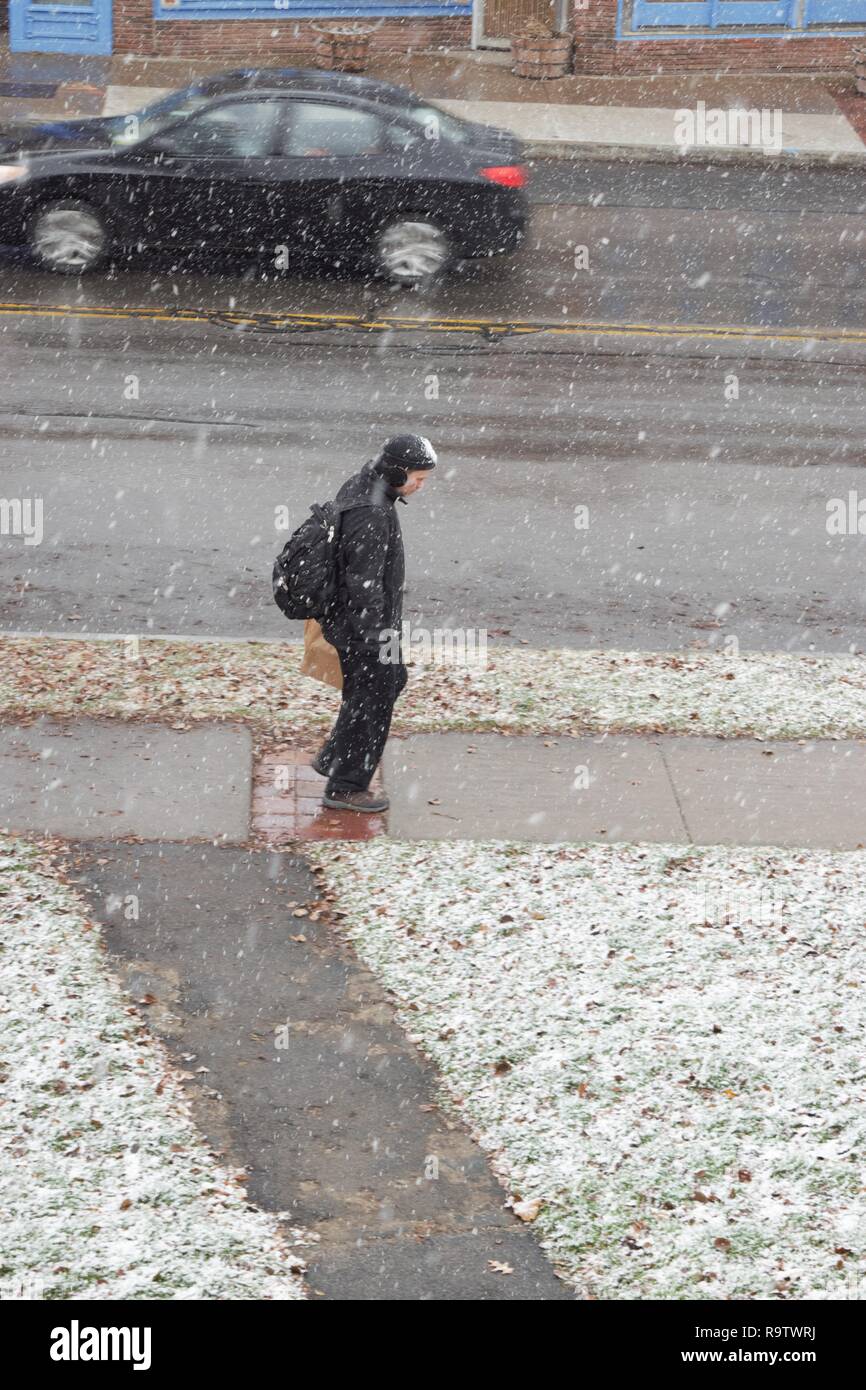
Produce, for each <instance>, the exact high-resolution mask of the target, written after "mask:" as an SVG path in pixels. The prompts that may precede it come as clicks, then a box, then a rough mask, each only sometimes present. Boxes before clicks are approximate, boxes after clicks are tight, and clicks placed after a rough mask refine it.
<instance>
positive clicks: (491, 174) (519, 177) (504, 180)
mask: <svg viewBox="0 0 866 1390" xmlns="http://www.w3.org/2000/svg"><path fill="white" fill-rule="evenodd" d="M478 172H479V174H481V175H482V176H483V177H484V178H485V179H489V180H490V182H491V183H501V184H502V187H503V188H523V187H524V186H525V184H526V170H525V169H524V167H523V165H522V164H494V165H492V166H491V167H490V168H488V169H479V170H478Z"/></svg>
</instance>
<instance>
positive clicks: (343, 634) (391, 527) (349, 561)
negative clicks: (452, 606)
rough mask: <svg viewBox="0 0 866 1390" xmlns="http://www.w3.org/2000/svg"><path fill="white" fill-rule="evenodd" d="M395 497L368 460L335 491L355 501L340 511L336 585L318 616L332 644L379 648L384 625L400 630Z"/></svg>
mask: <svg viewBox="0 0 866 1390" xmlns="http://www.w3.org/2000/svg"><path fill="white" fill-rule="evenodd" d="M398 497H399V493H397V492H395V490H394V488H392V487H391V486H390V485H389V484H388V483H386V482H385V480H384V479H383V478H381V477H380V476H379V474H378V473H375V472H374V471H373V467H372V464H370V463H367V464H365V465H364V467H363V468H362V469H361V471H360V473H355V474H354V475H353V476H352V477H351V478H349V479H347V481H346V482H345V483H344V484H343V486H342V487H341V488H340V491H339V492H338V493H337V497H336V501H337V502H338V503H341V504H342V503H346V502H349V503H357V505H353V506H351V507H350V508H349V509H348V510H346V511H344V512H343V513H342V514H341V517H340V538H339V544H338V547H337V590H336V594H335V597H334V600H333V602H332V603H331V605H330V606H329V608H328V611H327V613H326V614H325V615H324V617H323V618H322V624H321V625H322V632H323V634H324V636H325V638H326V640H327V641H328V642H330V643H331V645H332V646H333V647H337V648H338V649H340V648H342V649H343V650H351V651H355V652H365V651H366V652H370V653H371V654H378V651H379V648H380V646H381V644H382V639H381V637H380V633H381V632H382V631H383V629H386V628H394V629H396V630H397V632H399V630H400V624H401V621H402V617H403V581H404V578H405V561H404V557H403V537H402V534H401V531H400V519H399V517H398V516H397V509H396V506H395V502H396V501H397V498H398Z"/></svg>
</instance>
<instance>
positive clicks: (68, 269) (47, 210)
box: [29, 202, 108, 275]
mask: <svg viewBox="0 0 866 1390" xmlns="http://www.w3.org/2000/svg"><path fill="white" fill-rule="evenodd" d="M29 241H30V249H31V251H32V252H33V254H34V256H35V257H36V259H37V261H38V262H39V264H40V265H41V266H43V267H44V268H45V269H46V270H54V271H57V272H58V273H59V274H60V275H83V274H84V272H85V271H86V270H92V269H93V268H94V266H96V265H98V264H99V262H100V261H101V260H102V258H103V256H104V255H105V252H106V249H107V247H108V229H107V227H106V225H105V222H104V221H103V219H102V217H101V216H100V214H99V213H98V212H97V211H96V209H95V208H92V207H90V206H89V205H88V204H87V203H76V202H62V203H48V204H46V206H45V207H42V208H39V210H38V211H37V212H36V213H34V215H33V218H32V220H31V223H30V236H29Z"/></svg>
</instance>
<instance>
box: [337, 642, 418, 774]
mask: <svg viewBox="0 0 866 1390" xmlns="http://www.w3.org/2000/svg"><path fill="white" fill-rule="evenodd" d="M338 654H339V657H340V667H341V669H342V672H343V703H342V704H341V705H340V713H339V714H338V716H337V722H336V724H335V725H334V727H333V729H332V730H331V733H330V734H329V736H328V738H327V740H326V742H325V744H324V746H323V748H322V749H321V752H320V754H319V757H320V759H321V761H322V763H323V764H324V765H325V766H326V767H327V768H329V776H328V786H327V791H328V792H338V791H340V792H342V791H362V792H363V791H366V790H367V788H368V787H369V785H370V782H371V780H372V777H373V773H374V772H375V771H376V768H377V767H378V765H379V759H380V758H381V756H382V753H383V751H384V749H385V742H386V740H387V738H388V730H389V729H390V727H391V714H392V711H393V709H394V702H395V701H396V699H397V696H398V695H399V694H400V691H401V690H402V689H403V687H404V685H405V684H406V680H407V671H406V667H405V666H403V665H397V664H396V663H394V662H382V661H380V660H379V653H378V650H377V651H375V652H372V653H366V652H365V653H363V654H361V653H358V652H354V651H346V650H342V649H340V650H339V652H338Z"/></svg>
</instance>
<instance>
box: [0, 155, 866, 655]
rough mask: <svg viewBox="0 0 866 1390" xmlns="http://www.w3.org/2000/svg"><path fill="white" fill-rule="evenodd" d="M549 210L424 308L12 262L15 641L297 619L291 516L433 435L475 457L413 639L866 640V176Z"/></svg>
mask: <svg viewBox="0 0 866 1390" xmlns="http://www.w3.org/2000/svg"><path fill="white" fill-rule="evenodd" d="M536 196H537V197H538V198H539V199H541V200H543V201H541V202H539V205H538V206H537V208H536V212H535V220H534V225H533V234H532V237H531V244H530V245H529V246H528V247H527V248H526V249H525V250H524V251H523V252H522V253H521V255H520V256H519V257H518V258H516V259H515V260H514V261H513V262H511V263H509V264H506V265H503V266H499V265H486V266H483V267H481V268H477V269H473V270H471V271H469V272H467V273H465V274H463V275H460V276H458V277H456V278H455V279H452V280H451V281H449V282H448V283H447V284H446V285H443V286H441V287H439V288H438V289H437V290H436V291H435V292H434V293H431V294H429V295H427V296H424V297H422V296H418V295H396V294H394V293H392V292H390V291H387V290H384V289H382V288H381V287H378V288H374V289H370V288H369V287H364V286H362V285H360V284H357V283H354V282H352V281H351V280H348V279H340V278H338V277H337V276H335V275H334V274H333V273H327V274H326V273H322V272H318V271H315V270H313V269H311V268H310V267H303V268H300V269H299V271H298V273H296V274H292V275H281V276H279V277H275V276H274V275H273V274H272V273H270V274H269V273H268V272H267V271H266V270H265V271H262V269H261V268H257V269H251V270H250V271H249V272H248V273H247V274H245V275H237V274H232V275H230V274H227V273H221V269H220V266H219V261H218V258H217V257H215V258H214V259H213V260H212V262H211V264H210V265H209V267H208V268H207V270H205V269H203V268H201V267H199V268H197V269H195V268H194V269H192V270H189V269H185V270H184V271H183V272H180V271H178V270H176V269H174V268H173V267H172V266H171V264H170V262H168V261H165V260H163V261H160V262H148V263H147V264H146V265H143V266H142V267H140V268H136V270H135V271H133V272H127V273H123V274H118V275H115V276H113V277H112V276H110V275H108V274H105V275H97V276H93V277H88V278H87V279H85V280H83V281H81V282H76V281H62V280H58V279H55V278H51V277H44V276H40V275H36V274H34V273H33V272H31V271H29V270H27V269H26V268H25V267H23V266H21V265H19V264H16V263H15V262H14V261H11V260H10V261H7V262H6V263H5V264H4V265H2V266H0V282H2V283H0V301H2V302H0V329H2V338H0V366H2V373H0V431H2V436H3V444H4V451H3V456H4V467H3V475H2V487H0V495H2V497H5V498H7V499H9V498H13V499H14V498H41V499H42V503H43V516H44V537H43V540H42V543H41V544H39V545H32V546H30V545H25V543H24V541H23V539H22V538H21V537H17V536H0V626H2V628H3V629H5V630H7V631H9V630H17V631H21V630H23V631H40V630H48V631H58V630H59V631H65V632H76V631H77V632H85V631H93V632H103V633H106V632H136V631H152V632H163V633H186V634H191V635H194V634H197V635H212V636H247V637H262V638H269V637H286V636H288V637H294V636H296V635H298V629H297V627H296V626H295V625H292V626H289V625H287V624H286V623H285V622H284V620H283V619H282V618H281V617H280V615H279V613H278V612H277V610H276V608H274V607H273V605H272V603H271V600H270V592H269V571H270V565H271V560H272V557H273V554H274V553H275V552H276V550H277V549H278V548H279V546H280V544H281V543H282V539H283V535H282V534H281V533H280V532H279V531H278V530H277V529H276V525H275V518H276V516H277V509H278V508H279V507H281V506H283V505H285V506H287V507H288V514H289V517H290V521H291V525H292V526H294V525H296V524H297V523H298V522H299V521H300V520H301V518H302V516H303V515H304V513H305V510H306V507H307V505H308V504H309V502H310V501H312V500H316V499H322V498H324V497H327V496H329V495H332V493H333V490H334V488H335V487H336V485H337V484H338V483H339V482H340V481H341V479H342V478H343V477H344V476H346V475H347V474H348V473H349V472H351V471H353V470H354V469H355V467H357V466H358V465H359V464H360V463H361V462H362V461H363V460H364V459H365V458H367V457H368V456H369V455H370V454H371V453H372V451H373V450H374V448H375V447H376V445H377V444H378V443H379V442H380V441H381V440H382V439H383V438H384V437H385V436H386V435H387V434H389V433H391V432H394V431H395V430H398V429H405V428H414V429H418V430H419V431H421V432H423V433H425V434H428V435H429V436H430V437H431V438H432V439H433V441H434V443H435V445H436V447H437V449H438V450H439V453H440V458H441V460H442V467H441V468H440V469H439V470H437V474H436V475H435V477H434V480H433V481H432V482H431V486H430V487H429V488H428V489H427V490H426V491H425V493H424V494H422V496H421V497H420V498H419V499H413V501H412V503H411V504H410V506H409V507H408V508H405V509H401V519H402V521H403V526H404V533H405V537H406V543H407V553H408V591H407V597H406V611H407V616H409V617H410V618H411V620H412V622H413V624H416V625H418V626H422V625H423V626H428V627H441V626H457V627H465V626H473V627H486V628H488V629H489V630H490V631H491V641H503V642H514V641H518V640H521V639H522V640H525V641H528V642H531V643H532V644H533V645H540V646H544V645H573V646H616V647H626V648H640V649H662V648H681V647H687V646H690V645H694V644H699V645H703V644H708V643H711V644H715V643H720V642H723V641H724V640H725V638H726V637H728V636H736V637H737V639H738V640H739V642H740V644H741V645H742V647H744V648H754V649H761V648H763V649H774V648H785V649H791V650H803V649H810V648H811V649H815V650H823V651H847V650H849V649H855V650H861V649H863V648H866V605H864V597H863V586H862V581H861V573H862V545H863V538H862V537H859V536H857V535H846V536H830V535H828V533H827V525H826V519H827V503H828V500H829V499H831V498H847V497H848V494H849V492H851V491H854V492H856V490H857V488H858V486H861V487H862V480H861V468H862V462H863V440H864V437H866V430H864V406H863V389H862V385H863V372H864V362H866V316H864V308H866V305H864V277H863V274H862V260H863V211H862V209H863V201H864V197H866V192H864V180H863V176H862V175H860V174H852V173H851V172H841V171H840V172H836V171H832V170H813V171H790V172H787V173H785V174H784V175H782V174H778V173H777V174H772V173H769V172H764V171H762V170H741V169H730V168H728V169H721V168H714V169H710V170H704V169H701V168H692V167H686V168H678V169H674V168H671V167H668V166H659V165H649V164H637V165H631V166H626V165H616V164H611V165H604V164H589V163H588V164H585V165H558V166H555V167H554V166H552V165H547V166H544V167H543V168H541V169H540V170H539V171H538V174H537V179H536ZM569 199H570V200H571V201H569ZM591 204H593V205H591ZM581 246H585V247H586V248H587V257H586V258H587V259H588V268H587V269H579V268H577V266H576V263H575V249H576V248H579V247H581ZM578 259H580V257H578ZM64 305H65V306H68V307H67V308H65V309H60V308H58V307H57V306H64ZM180 309H194V310H196V311H198V313H197V314H196V315H195V316H191V317H190V318H189V319H188V320H185V319H183V318H181V319H177V318H175V319H174V321H173V320H172V318H171V316H172V315H176V314H177V313H178V311H179V310H180ZM130 310H135V311H137V312H136V313H135V314H131V313H130ZM247 311H249V313H250V315H256V314H257V315H259V316H261V317H259V318H258V319H253V320H251V322H250V323H249V324H248V325H247V326H246V327H245V328H239V327H238V326H237V318H238V316H239V315H241V314H242V313H246V312H247ZM291 314H295V315H299V314H303V315H308V316H313V317H309V318H308V319H307V320H306V321H305V322H303V321H302V322H301V324H300V328H299V320H298V319H295V320H294V321H292V320H291V319H287V318H285V317H281V316H285V315H291ZM316 315H349V316H351V315H354V316H355V319H354V321H351V320H346V321H345V322H344V323H343V325H342V326H340V325H339V324H338V325H337V326H330V327H328V326H326V325H328V324H331V325H334V319H333V318H331V319H328V318H317V317H315V316H316ZM443 319H451V320H453V319H460V320H462V321H464V322H462V323H461V324H459V325H455V324H453V323H451V324H450V325H449V324H447V323H443V322H442V320H443ZM419 320H420V321H422V322H421V323H418V322H417V321H419ZM425 320H426V321H427V323H426V325H425V323H424V322H423V321H425ZM431 320H432V321H435V322H434V323H433V325H432V326H431V323H430V321H431ZM527 323H528V324H535V325H538V324H543V325H547V326H548V331H547V332H544V333H537V334H536V333H526V334H523V333H520V332H518V333H515V332H514V331H513V330H514V329H515V327H516V328H518V329H519V328H520V327H521V325H523V324H527ZM499 327H508V328H510V329H511V330H512V331H511V332H510V333H509V334H508V335H506V336H498V328H499ZM554 328H556V330H558V331H553V329H554ZM581 507H585V508H587V509H588V512H587V513H586V514H584V513H581V512H576V511H575V509H576V508H581ZM584 519H587V520H588V526H587V528H586V529H581V528H580V526H579V525H576V524H575V522H576V520H577V522H578V523H580V522H581V521H583V520H584Z"/></svg>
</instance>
